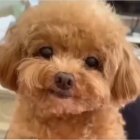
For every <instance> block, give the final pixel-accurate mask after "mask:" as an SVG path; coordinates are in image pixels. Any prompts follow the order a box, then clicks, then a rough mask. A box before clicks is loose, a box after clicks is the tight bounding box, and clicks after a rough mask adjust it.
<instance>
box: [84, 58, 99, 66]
mask: <svg viewBox="0 0 140 140" xmlns="http://www.w3.org/2000/svg"><path fill="white" fill-rule="evenodd" d="M85 63H86V65H87V66H88V67H90V68H95V69H98V67H99V61H98V59H97V58H96V57H94V56H89V57H87V58H86V59H85Z"/></svg>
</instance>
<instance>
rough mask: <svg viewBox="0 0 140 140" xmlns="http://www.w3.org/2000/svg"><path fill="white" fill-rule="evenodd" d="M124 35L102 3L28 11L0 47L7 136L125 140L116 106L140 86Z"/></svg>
mask: <svg viewBox="0 0 140 140" xmlns="http://www.w3.org/2000/svg"><path fill="white" fill-rule="evenodd" d="M126 33H127V29H126V28H125V27H124V26H123V24H122V23H121V21H120V20H119V18H118V16H117V15H116V14H115V13H114V12H113V11H112V9H111V7H110V6H109V5H107V4H106V3H105V2H101V1H87V0H86V1H81V2H78V1H71V2H70V1H63V2H60V1H55V2H48V3H47V4H46V3H44V4H41V5H40V6H36V7H34V8H31V9H29V10H27V12H26V13H25V14H24V15H23V17H22V18H21V20H20V21H19V22H18V24H17V26H16V27H15V28H13V29H12V30H11V31H9V33H8V34H7V38H6V41H5V44H3V45H2V46H1V47H0V82H1V84H2V85H3V86H4V87H6V88H9V89H11V90H14V91H15V92H16V93H17V100H18V104H17V107H16V110H15V114H14V117H13V120H12V122H11V126H10V129H9V132H8V135H7V138H18V139H20V138H38V139H41V138H48V139H54V138H57V139H67V138H71V139H72V138H78V139H79V138H81V139H82V138H93V139H103V138H104V139H120V138H121V139H126V135H127V134H125V132H124V130H123V126H124V124H125V123H124V121H123V119H122V116H121V114H120V113H119V108H120V107H121V106H122V105H124V104H126V103H127V102H128V101H130V100H134V99H135V97H136V96H137V95H138V91H139V90H140V86H139V84H140V66H139V64H138V60H137V59H136V57H135V56H134V55H133V53H132V51H131V47H132V45H131V44H129V43H128V42H127V41H126V40H125V36H126Z"/></svg>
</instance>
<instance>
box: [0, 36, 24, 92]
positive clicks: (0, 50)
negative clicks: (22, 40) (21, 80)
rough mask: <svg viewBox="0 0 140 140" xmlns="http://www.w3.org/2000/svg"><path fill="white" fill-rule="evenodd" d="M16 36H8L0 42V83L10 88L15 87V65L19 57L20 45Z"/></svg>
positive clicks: (14, 88)
mask: <svg viewBox="0 0 140 140" xmlns="http://www.w3.org/2000/svg"><path fill="white" fill-rule="evenodd" d="M15 38H16V37H15V36H14V37H12V36H11V37H10V38H9V39H8V41H7V40H6V41H5V42H6V43H3V44H0V84H1V85H2V86H4V87H6V88H9V89H11V90H16V89H17V84H16V80H17V76H16V66H17V63H18V62H19V61H20V59H21V54H20V52H21V51H20V47H17V46H18V45H19V44H18V43H17V41H16V39H15Z"/></svg>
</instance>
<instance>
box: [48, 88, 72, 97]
mask: <svg viewBox="0 0 140 140" xmlns="http://www.w3.org/2000/svg"><path fill="white" fill-rule="evenodd" d="M49 92H50V94H52V95H54V96H56V97H59V98H62V99H68V98H70V97H72V94H71V92H70V91H65V90H64V91H63V90H54V89H49Z"/></svg>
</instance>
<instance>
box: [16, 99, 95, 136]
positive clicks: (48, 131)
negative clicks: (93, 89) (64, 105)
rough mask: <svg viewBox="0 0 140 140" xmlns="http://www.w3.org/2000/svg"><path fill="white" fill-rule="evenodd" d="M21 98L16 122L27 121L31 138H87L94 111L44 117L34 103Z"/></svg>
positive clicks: (22, 122)
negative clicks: (37, 110) (39, 113)
mask: <svg viewBox="0 0 140 140" xmlns="http://www.w3.org/2000/svg"><path fill="white" fill-rule="evenodd" d="M19 100H20V101H19V105H18V106H17V110H16V112H15V117H14V118H16V120H14V122H15V124H18V125H21V126H23V124H24V123H26V125H24V126H25V127H26V128H25V129H26V130H27V131H28V133H29V132H30V135H31V136H29V137H31V138H32V137H33V138H44V137H45V138H67V136H70V138H77V137H79V136H82V137H83V138H85V137H86V136H87V130H91V129H90V128H91V127H92V124H93V123H92V116H93V115H92V114H93V111H87V112H82V113H81V114H62V115H60V116H57V115H56V114H51V115H49V114H48V116H46V117H45V118H42V117H41V116H39V115H38V114H37V112H36V106H35V105H34V104H32V103H30V102H29V101H27V100H25V99H23V100H22V99H19ZM21 108H22V109H21ZM21 126H18V127H21ZM31 127H32V128H31ZM23 129H24V128H23ZM64 131H65V132H64ZM44 132H45V133H44ZM26 133H27V132H26ZM52 133H53V134H52ZM44 134H45V136H44ZM29 137H28V138H29Z"/></svg>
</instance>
